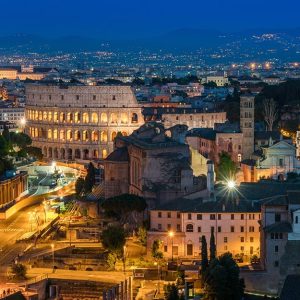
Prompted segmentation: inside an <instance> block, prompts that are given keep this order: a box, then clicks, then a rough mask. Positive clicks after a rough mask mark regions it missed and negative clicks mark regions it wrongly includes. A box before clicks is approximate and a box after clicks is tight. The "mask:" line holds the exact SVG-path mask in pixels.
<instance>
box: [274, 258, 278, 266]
mask: <svg viewBox="0 0 300 300" xmlns="http://www.w3.org/2000/svg"><path fill="white" fill-rule="evenodd" d="M274 267H275V268H278V267H279V261H278V260H275V261H274Z"/></svg>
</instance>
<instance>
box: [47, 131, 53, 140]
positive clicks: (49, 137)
mask: <svg viewBox="0 0 300 300" xmlns="http://www.w3.org/2000/svg"><path fill="white" fill-rule="evenodd" d="M47 137H48V139H52V129H48V135H47Z"/></svg>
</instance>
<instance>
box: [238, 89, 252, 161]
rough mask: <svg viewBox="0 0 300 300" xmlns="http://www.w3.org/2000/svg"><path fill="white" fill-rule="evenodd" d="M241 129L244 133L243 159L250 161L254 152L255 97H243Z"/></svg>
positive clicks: (241, 103)
mask: <svg viewBox="0 0 300 300" xmlns="http://www.w3.org/2000/svg"><path fill="white" fill-rule="evenodd" d="M240 128H241V132H242V133H243V141H242V159H249V158H250V157H251V155H252V153H253V151H254V96H252V95H242V96H241V101H240Z"/></svg>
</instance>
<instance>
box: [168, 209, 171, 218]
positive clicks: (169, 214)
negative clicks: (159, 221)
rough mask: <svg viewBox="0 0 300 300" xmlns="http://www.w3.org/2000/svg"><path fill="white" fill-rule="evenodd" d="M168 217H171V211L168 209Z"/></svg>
mask: <svg viewBox="0 0 300 300" xmlns="http://www.w3.org/2000/svg"><path fill="white" fill-rule="evenodd" d="M170 218H171V212H170V211H168V219H170Z"/></svg>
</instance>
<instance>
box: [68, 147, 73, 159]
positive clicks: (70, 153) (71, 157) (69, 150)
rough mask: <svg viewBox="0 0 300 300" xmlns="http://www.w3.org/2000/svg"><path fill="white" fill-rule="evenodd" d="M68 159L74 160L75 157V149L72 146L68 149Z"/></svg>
mask: <svg viewBox="0 0 300 300" xmlns="http://www.w3.org/2000/svg"><path fill="white" fill-rule="evenodd" d="M67 159H69V160H72V159H73V151H72V149H71V148H69V149H68V150H67Z"/></svg>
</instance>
